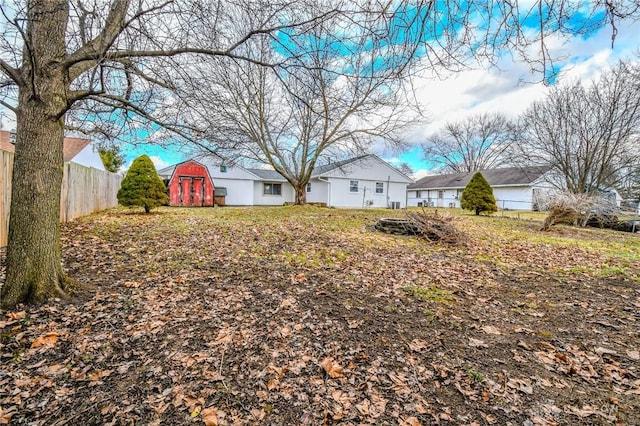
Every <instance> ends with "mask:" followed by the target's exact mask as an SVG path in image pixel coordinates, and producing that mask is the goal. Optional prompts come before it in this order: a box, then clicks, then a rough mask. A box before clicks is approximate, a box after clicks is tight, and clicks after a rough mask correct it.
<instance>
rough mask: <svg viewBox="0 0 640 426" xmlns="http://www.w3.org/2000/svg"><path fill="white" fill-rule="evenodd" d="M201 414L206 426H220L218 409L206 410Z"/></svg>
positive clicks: (210, 408)
mask: <svg viewBox="0 0 640 426" xmlns="http://www.w3.org/2000/svg"><path fill="white" fill-rule="evenodd" d="M200 414H201V415H202V421H203V422H204V424H205V426H218V409H217V408H216V407H209V408H205V409H204V410H202V413H200Z"/></svg>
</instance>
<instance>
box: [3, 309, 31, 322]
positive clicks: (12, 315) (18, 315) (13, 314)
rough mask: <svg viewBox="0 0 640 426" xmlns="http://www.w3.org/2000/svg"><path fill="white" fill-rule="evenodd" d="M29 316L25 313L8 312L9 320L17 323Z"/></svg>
mask: <svg viewBox="0 0 640 426" xmlns="http://www.w3.org/2000/svg"><path fill="white" fill-rule="evenodd" d="M26 315H27V313H26V312H25V311H20V312H7V318H9V319H10V320H12V321H17V320H21V319H22V318H24V317H25V316H26Z"/></svg>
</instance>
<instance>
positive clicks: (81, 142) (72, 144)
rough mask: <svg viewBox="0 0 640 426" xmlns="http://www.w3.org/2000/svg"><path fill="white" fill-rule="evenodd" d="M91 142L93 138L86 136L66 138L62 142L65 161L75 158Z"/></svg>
mask: <svg viewBox="0 0 640 426" xmlns="http://www.w3.org/2000/svg"><path fill="white" fill-rule="evenodd" d="M89 143H91V140H89V139H84V138H64V140H63V143H62V155H63V157H64V162H65V163H66V162H68V161H71V160H73V158H74V157H75V156H76V155H78V154H79V153H80V151H82V150H83V149H84V148H85V147H86V146H87V145H89Z"/></svg>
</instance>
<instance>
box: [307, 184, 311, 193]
mask: <svg viewBox="0 0 640 426" xmlns="http://www.w3.org/2000/svg"><path fill="white" fill-rule="evenodd" d="M307 192H311V182H309V183H308V184H307Z"/></svg>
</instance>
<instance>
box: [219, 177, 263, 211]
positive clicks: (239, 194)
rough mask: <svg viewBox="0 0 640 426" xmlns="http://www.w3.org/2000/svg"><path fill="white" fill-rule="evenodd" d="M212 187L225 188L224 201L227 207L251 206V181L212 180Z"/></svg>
mask: <svg viewBox="0 0 640 426" xmlns="http://www.w3.org/2000/svg"><path fill="white" fill-rule="evenodd" d="M213 186H214V187H216V188H218V187H224V188H227V196H226V198H225V201H224V202H225V205H227V206H251V205H253V181H252V180H241V179H223V178H213Z"/></svg>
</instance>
